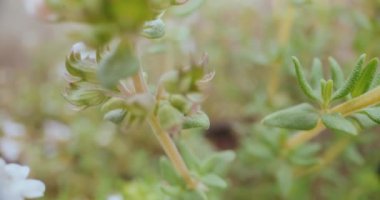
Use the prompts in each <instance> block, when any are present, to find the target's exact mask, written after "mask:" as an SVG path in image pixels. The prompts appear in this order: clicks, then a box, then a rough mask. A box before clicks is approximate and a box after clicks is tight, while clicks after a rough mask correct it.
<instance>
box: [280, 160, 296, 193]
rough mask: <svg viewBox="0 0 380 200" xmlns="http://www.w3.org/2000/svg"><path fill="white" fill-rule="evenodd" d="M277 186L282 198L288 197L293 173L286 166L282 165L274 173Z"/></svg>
mask: <svg viewBox="0 0 380 200" xmlns="http://www.w3.org/2000/svg"><path fill="white" fill-rule="evenodd" d="M276 180H277V185H278V186H279V188H280V191H281V194H282V195H283V196H285V197H286V196H288V195H289V193H290V190H291V189H292V186H293V172H292V169H291V168H290V167H289V166H287V165H285V164H284V165H282V166H280V167H279V169H277V171H276Z"/></svg>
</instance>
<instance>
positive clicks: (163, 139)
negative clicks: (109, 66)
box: [133, 69, 198, 189]
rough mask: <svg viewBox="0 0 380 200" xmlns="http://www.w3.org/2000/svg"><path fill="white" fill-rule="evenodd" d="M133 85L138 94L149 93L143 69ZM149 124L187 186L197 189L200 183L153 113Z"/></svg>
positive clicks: (149, 118) (136, 76)
mask: <svg viewBox="0 0 380 200" xmlns="http://www.w3.org/2000/svg"><path fill="white" fill-rule="evenodd" d="M133 83H134V85H135V90H136V92H137V93H145V92H148V86H147V84H146V83H145V81H144V78H143V74H142V70H141V69H140V71H139V73H138V74H136V75H135V76H134V77H133ZM148 122H149V125H150V127H151V129H152V130H153V133H154V134H155V136H156V138H157V139H158V141H159V142H160V144H161V146H162V148H163V149H164V151H165V153H166V155H167V156H168V157H169V159H170V161H171V162H172V164H173V166H174V168H175V169H176V170H177V172H178V173H179V174H180V175H181V176H182V177H183V179H184V180H185V181H186V183H187V186H188V187H189V188H190V189H195V188H196V187H197V185H198V183H197V181H196V180H195V179H193V178H192V177H191V175H190V171H189V169H188V168H187V166H186V164H185V162H184V160H183V158H182V156H181V154H180V153H179V152H178V149H177V147H176V146H175V144H174V142H173V140H172V138H171V137H170V135H169V134H168V133H166V132H165V131H164V130H163V129H162V127H161V125H160V123H159V122H158V119H157V117H156V116H155V115H154V114H153V113H152V114H150V115H149V116H148Z"/></svg>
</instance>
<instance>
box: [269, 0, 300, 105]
mask: <svg viewBox="0 0 380 200" xmlns="http://www.w3.org/2000/svg"><path fill="white" fill-rule="evenodd" d="M284 4H286V5H284ZM274 5H275V8H274V12H275V18H276V20H278V23H279V27H278V32H277V33H278V34H277V42H278V44H279V48H280V49H281V50H282V49H283V48H284V47H285V46H286V45H287V43H288V41H289V38H290V32H291V28H292V26H293V21H294V16H295V10H294V8H293V6H292V5H288V4H287V3H283V2H281V1H279V2H274ZM284 6H286V12H285V13H284V12H283V8H284ZM281 60H282V58H277V60H276V62H275V63H274V64H273V66H272V72H271V76H270V79H269V84H268V87H267V95H268V100H269V102H270V103H272V102H273V100H274V98H275V94H276V93H277V90H278V87H279V83H280V76H279V75H280V70H281V66H282V65H281V63H282V61H281Z"/></svg>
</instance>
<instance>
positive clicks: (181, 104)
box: [169, 94, 192, 114]
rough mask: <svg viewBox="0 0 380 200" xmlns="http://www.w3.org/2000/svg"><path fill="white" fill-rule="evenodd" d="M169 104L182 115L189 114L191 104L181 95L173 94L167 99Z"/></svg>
mask: <svg viewBox="0 0 380 200" xmlns="http://www.w3.org/2000/svg"><path fill="white" fill-rule="evenodd" d="M169 102H170V104H171V105H172V106H173V107H175V108H176V109H178V110H179V111H181V112H182V113H183V114H187V113H189V112H190V110H191V107H192V103H191V102H190V101H189V100H188V99H186V97H184V96H183V95H179V94H175V95H171V96H170V97H169Z"/></svg>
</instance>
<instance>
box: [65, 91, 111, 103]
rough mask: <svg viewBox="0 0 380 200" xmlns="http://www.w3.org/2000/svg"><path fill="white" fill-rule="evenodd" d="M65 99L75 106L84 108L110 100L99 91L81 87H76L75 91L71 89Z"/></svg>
mask: <svg viewBox="0 0 380 200" xmlns="http://www.w3.org/2000/svg"><path fill="white" fill-rule="evenodd" d="M64 97H65V98H66V99H67V100H68V101H69V102H70V103H72V104H73V105H76V106H79V107H82V108H86V107H89V106H96V105H99V104H101V103H103V102H105V101H106V100H107V99H108V97H107V96H106V95H104V94H103V92H102V91H100V90H98V89H91V88H86V87H81V86H74V87H73V89H69V91H68V92H67V93H66V94H65V95H64Z"/></svg>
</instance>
